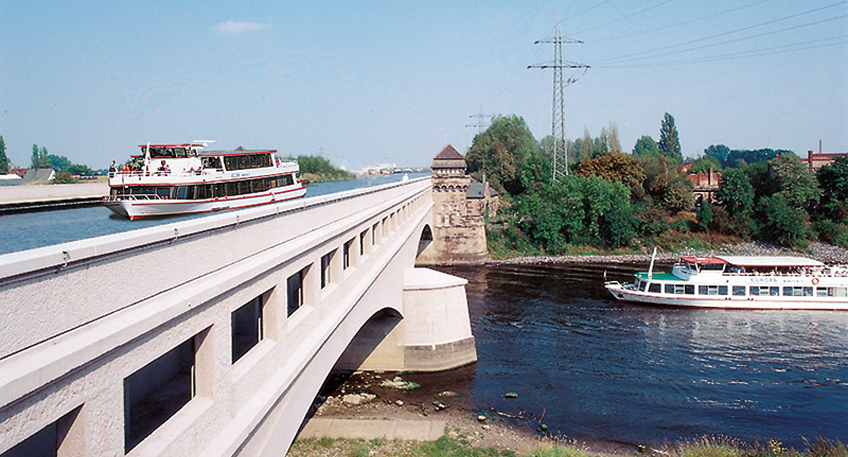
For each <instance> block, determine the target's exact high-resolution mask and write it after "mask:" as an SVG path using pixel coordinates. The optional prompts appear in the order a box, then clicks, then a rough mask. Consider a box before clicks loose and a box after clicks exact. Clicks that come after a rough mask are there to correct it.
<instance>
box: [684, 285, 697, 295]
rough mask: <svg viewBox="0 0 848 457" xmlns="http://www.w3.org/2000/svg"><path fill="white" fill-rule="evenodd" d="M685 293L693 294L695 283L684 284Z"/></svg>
mask: <svg viewBox="0 0 848 457" xmlns="http://www.w3.org/2000/svg"><path fill="white" fill-rule="evenodd" d="M685 293H686V295H695V285H694V284H686V286H685Z"/></svg>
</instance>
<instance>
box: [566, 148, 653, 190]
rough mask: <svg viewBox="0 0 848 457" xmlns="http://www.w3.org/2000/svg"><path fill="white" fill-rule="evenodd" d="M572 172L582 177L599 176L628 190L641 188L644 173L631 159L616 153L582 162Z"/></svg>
mask: <svg viewBox="0 0 848 457" xmlns="http://www.w3.org/2000/svg"><path fill="white" fill-rule="evenodd" d="M574 172H575V173H577V174H579V175H583V176H600V177H602V178H604V179H607V180H610V181H618V182H620V183H623V184H624V185H625V186H627V187H628V188H632V187H637V186H641V185H642V183H643V182H644V181H645V173H643V172H642V167H641V166H639V162H638V161H637V160H636V159H634V158H633V157H631V156H629V155H627V154H622V153H621V152H618V151H610V152H608V153H606V154H603V155H601V156H599V157H597V158H594V159H588V160H582V161H580V163H579V164H578V165H577V167H575V169H574Z"/></svg>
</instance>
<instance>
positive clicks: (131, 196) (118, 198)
mask: <svg viewBox="0 0 848 457" xmlns="http://www.w3.org/2000/svg"><path fill="white" fill-rule="evenodd" d="M124 200H162V197H160V196H159V195H157V194H124V195H108V196H106V201H109V202H120V201H124Z"/></svg>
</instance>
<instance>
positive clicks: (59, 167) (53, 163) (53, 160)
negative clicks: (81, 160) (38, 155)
mask: <svg viewBox="0 0 848 457" xmlns="http://www.w3.org/2000/svg"><path fill="white" fill-rule="evenodd" d="M47 163H48V164H49V165H48V166H49V167H50V168H52V169H54V170H56V171H63V170H67V169H68V168H69V167H70V166H71V165H73V163H71V160H70V159H68V158H67V157H65V156H54V155H53V154H49V155H48V156H47Z"/></svg>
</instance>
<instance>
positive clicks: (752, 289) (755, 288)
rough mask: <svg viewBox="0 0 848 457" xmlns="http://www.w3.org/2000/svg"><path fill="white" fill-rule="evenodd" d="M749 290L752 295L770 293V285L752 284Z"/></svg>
mask: <svg viewBox="0 0 848 457" xmlns="http://www.w3.org/2000/svg"><path fill="white" fill-rule="evenodd" d="M748 292H749V293H750V294H751V295H768V287H766V286H763V287H760V286H751V287H750V289H749V290H748ZM760 292H762V293H760Z"/></svg>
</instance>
